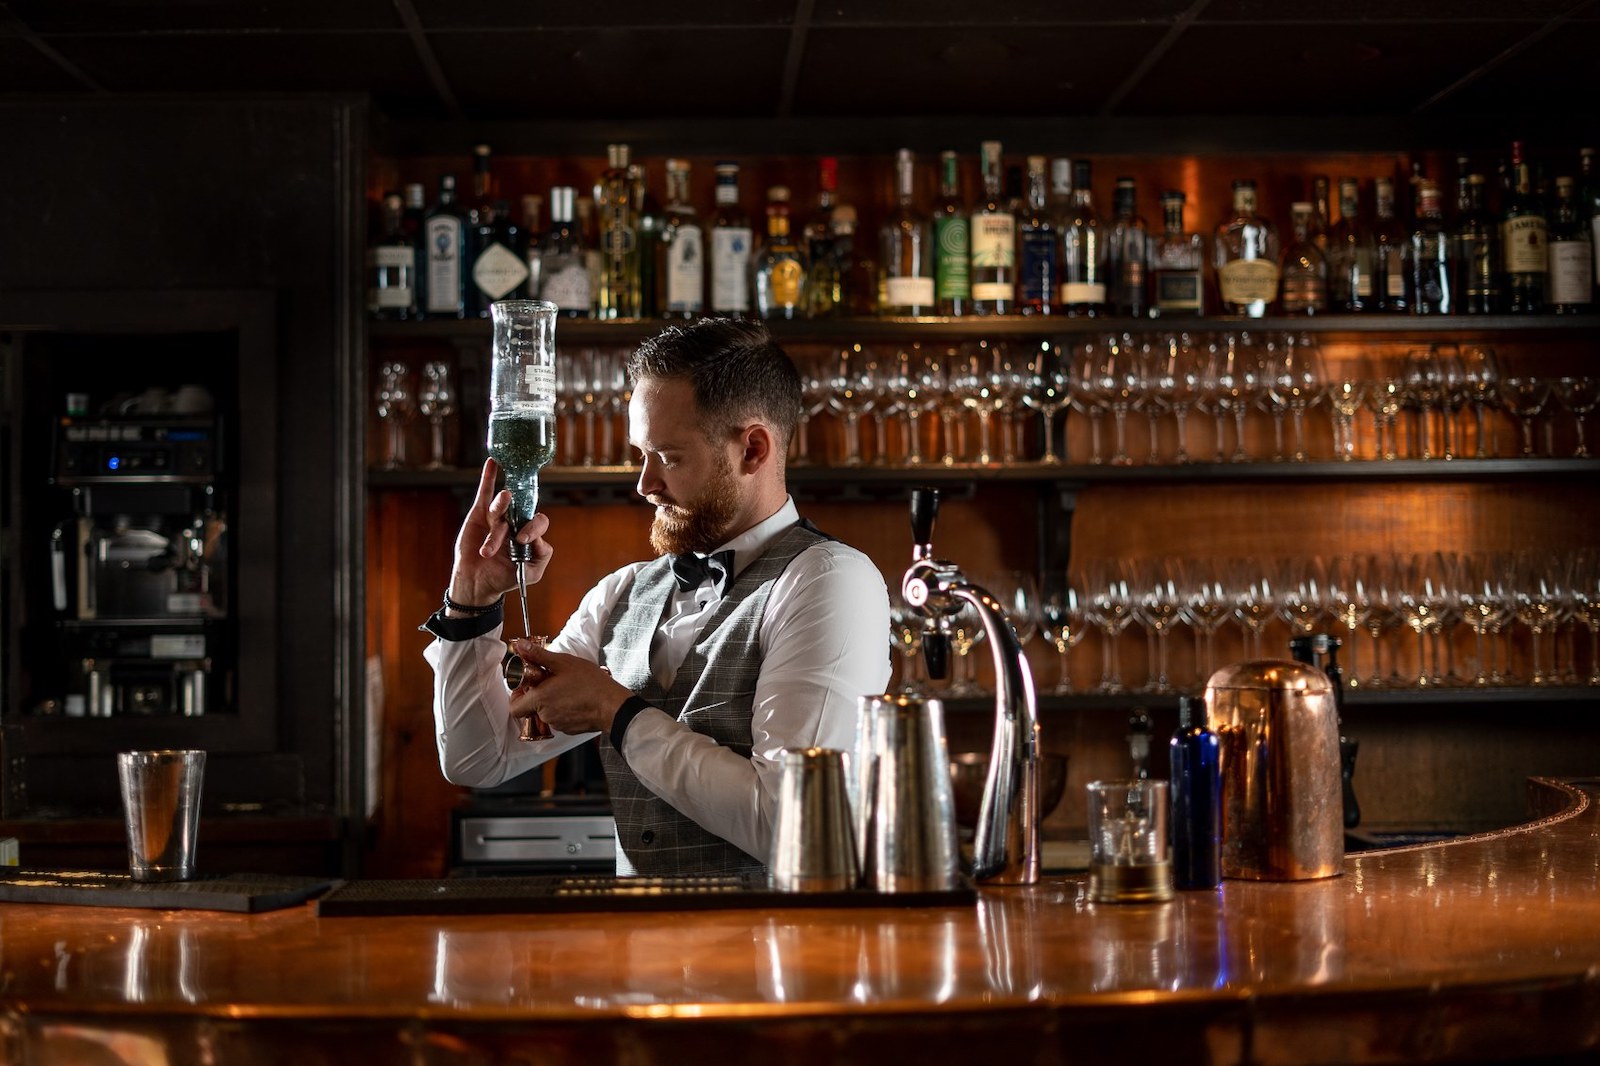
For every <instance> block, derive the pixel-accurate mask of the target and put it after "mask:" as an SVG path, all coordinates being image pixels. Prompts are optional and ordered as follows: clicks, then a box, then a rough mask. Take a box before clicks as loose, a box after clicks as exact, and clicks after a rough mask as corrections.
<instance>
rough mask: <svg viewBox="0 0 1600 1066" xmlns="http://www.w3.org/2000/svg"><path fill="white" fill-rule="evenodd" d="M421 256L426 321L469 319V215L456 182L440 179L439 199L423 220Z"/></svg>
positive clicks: (421, 305) (420, 290)
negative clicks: (467, 262) (457, 195)
mask: <svg viewBox="0 0 1600 1066" xmlns="http://www.w3.org/2000/svg"><path fill="white" fill-rule="evenodd" d="M418 236H419V243H420V249H419V253H418V256H417V260H418V262H420V263H421V265H422V269H421V270H419V271H418V272H417V307H418V309H419V310H420V311H421V313H422V315H423V316H424V317H426V318H465V317H467V268H466V259H467V212H466V209H465V208H463V207H462V206H461V204H460V203H458V202H457V201H456V179H455V176H454V175H452V174H446V175H445V176H444V177H442V178H440V179H439V199H438V200H436V201H435V202H434V205H433V206H432V207H431V208H429V209H428V213H427V214H426V215H424V216H423V219H422V230H421V232H420V233H419V235H418Z"/></svg>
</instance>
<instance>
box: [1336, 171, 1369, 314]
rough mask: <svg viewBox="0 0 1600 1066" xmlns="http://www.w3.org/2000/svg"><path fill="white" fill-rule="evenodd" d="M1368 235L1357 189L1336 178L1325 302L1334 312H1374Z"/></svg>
mask: <svg viewBox="0 0 1600 1066" xmlns="http://www.w3.org/2000/svg"><path fill="white" fill-rule="evenodd" d="M1374 248H1375V246H1374V244H1373V240H1372V233H1371V232H1370V231H1369V230H1368V229H1367V226H1366V223H1364V222H1363V221H1362V219H1361V186H1360V185H1359V183H1357V181H1356V179H1355V178H1340V179H1339V221H1337V222H1335V223H1334V224H1333V230H1332V231H1331V232H1330V233H1329V234H1328V303H1329V306H1330V307H1331V308H1332V309H1333V310H1335V311H1375V310H1377V306H1378V303H1377V300H1376V298H1375V295H1374V290H1373V281H1372V273H1373V257H1374V254H1375V251H1374Z"/></svg>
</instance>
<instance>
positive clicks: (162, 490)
mask: <svg viewBox="0 0 1600 1066" xmlns="http://www.w3.org/2000/svg"><path fill="white" fill-rule="evenodd" d="M76 406H77V405H75V404H73V403H71V402H70V401H69V405H68V412H67V413H65V414H63V415H61V416H60V417H59V418H58V419H57V420H56V426H55V440H54V449H53V456H52V473H51V480H52V482H53V484H54V485H56V486H57V487H58V488H59V489H60V490H61V492H60V496H59V497H58V498H59V500H60V506H61V510H62V511H65V512H67V513H66V514H65V515H64V516H63V517H62V518H61V519H60V520H59V521H58V522H57V524H56V525H55V526H54V527H53V528H52V529H51V531H50V556H49V558H50V563H51V599H52V603H51V606H52V607H53V609H54V611H55V615H56V625H57V628H58V641H57V647H58V649H59V656H60V661H59V664H58V669H57V670H56V671H54V673H55V675H56V684H57V685H58V686H59V689H60V712H61V713H62V714H64V715H65V716H67V717H89V718H112V717H120V716H127V715H136V716H162V715H173V716H187V717H198V716H201V715H205V714H208V713H212V712H215V711H217V710H219V709H222V708H224V707H227V706H229V705H231V702H232V692H231V687H232V673H231V664H232V663H233V661H234V658H235V657H234V655H233V649H232V647H231V643H232V635H231V633H230V628H229V626H228V624H227V621H228V618H229V615H230V603H229V591H230V590H229V573H230V566H229V552H228V522H227V513H228V501H227V499H226V495H227V493H226V481H225V477H224V475H225V473H226V471H225V469H224V462H225V457H226V452H225V449H224V448H223V447H222V427H221V425H220V420H219V419H218V418H217V417H216V416H215V413H214V411H213V405H212V403H211V401H210V397H209V394H208V393H207V391H206V390H204V389H200V388H197V387H186V388H180V389H177V390H173V391H170V392H169V391H166V390H161V389H155V390H148V391H147V392H145V393H142V394H139V395H137V396H134V397H130V398H128V399H126V400H124V401H122V402H119V403H117V404H114V405H111V406H110V407H109V409H106V408H102V409H101V410H100V411H98V412H97V413H94V414H89V413H87V412H85V411H83V410H78V409H74V408H75V407H76Z"/></svg>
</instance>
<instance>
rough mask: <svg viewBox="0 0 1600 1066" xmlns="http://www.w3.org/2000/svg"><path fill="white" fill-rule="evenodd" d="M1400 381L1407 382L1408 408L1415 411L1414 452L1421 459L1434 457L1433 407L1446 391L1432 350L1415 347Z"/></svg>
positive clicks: (1408, 355) (1407, 357) (1406, 396)
mask: <svg viewBox="0 0 1600 1066" xmlns="http://www.w3.org/2000/svg"><path fill="white" fill-rule="evenodd" d="M1400 380H1401V381H1402V382H1404V383H1405V388H1406V394H1405V398H1406V402H1407V406H1409V407H1412V408H1415V410H1416V412H1417V413H1416V415H1415V418H1416V421H1415V422H1414V423H1413V424H1414V425H1415V426H1416V432H1415V434H1414V435H1413V441H1414V443H1413V445H1412V451H1413V452H1415V453H1416V454H1417V458H1419V459H1432V458H1433V405H1434V404H1436V403H1438V402H1439V396H1440V392H1441V389H1442V385H1441V375H1440V373H1439V362H1438V360H1437V358H1435V356H1434V352H1433V349H1432V348H1413V349H1411V350H1410V351H1409V352H1407V353H1406V361H1405V364H1404V365H1403V366H1402V367H1401V369H1400Z"/></svg>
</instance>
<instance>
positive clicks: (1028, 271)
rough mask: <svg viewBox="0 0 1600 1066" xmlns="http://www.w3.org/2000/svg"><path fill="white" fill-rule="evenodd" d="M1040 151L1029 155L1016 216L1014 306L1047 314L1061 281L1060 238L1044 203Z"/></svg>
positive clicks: (1042, 169)
mask: <svg viewBox="0 0 1600 1066" xmlns="http://www.w3.org/2000/svg"><path fill="white" fill-rule="evenodd" d="M1044 164H1045V159H1044V156H1042V155H1030V156H1029V157H1028V194H1027V197H1026V198H1025V200H1024V202H1023V207H1022V214H1021V216H1020V217H1019V218H1018V219H1017V309H1018V310H1020V311H1021V312H1022V313H1023V314H1025V315H1048V314H1050V313H1051V312H1052V311H1054V310H1055V308H1056V289H1057V287H1058V286H1059V285H1060V284H1061V238H1060V235H1059V234H1058V233H1057V232H1056V225H1055V220H1054V219H1052V218H1051V217H1050V209H1049V207H1048V206H1047V205H1046V204H1045V188H1044V181H1045V175H1044Z"/></svg>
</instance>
